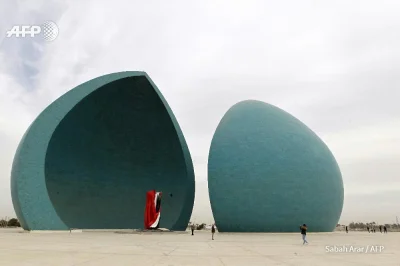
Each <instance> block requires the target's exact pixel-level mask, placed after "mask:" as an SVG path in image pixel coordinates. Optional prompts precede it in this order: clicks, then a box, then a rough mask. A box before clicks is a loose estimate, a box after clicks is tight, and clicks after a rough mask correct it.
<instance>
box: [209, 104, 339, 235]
mask: <svg viewBox="0 0 400 266" xmlns="http://www.w3.org/2000/svg"><path fill="white" fill-rule="evenodd" d="M208 187H209V195H210V201H211V207H212V212H213V214H214V219H215V222H216V225H217V227H218V230H219V231H220V232H299V226H300V224H303V223H306V224H307V225H308V227H309V231H311V232H329V231H333V230H334V228H335V226H336V224H337V222H338V220H339V218H340V215H341V212H342V208H343V197H344V189H343V182H342V176H341V173H340V169H339V166H338V164H337V162H336V160H335V158H334V156H333V154H332V153H331V151H330V150H329V148H328V147H327V146H326V145H325V143H324V142H323V141H322V140H321V139H320V138H319V137H318V136H317V135H316V134H315V133H314V132H313V131H311V130H310V129H309V128H308V127H307V126H306V125H304V124H303V123H302V122H301V121H299V120H298V119H296V118H295V117H293V116H292V115H290V114H288V113H286V112H285V111H283V110H281V109H279V108H277V107H275V106H272V105H269V104H266V103H263V102H260V101H253V100H248V101H243V102H240V103H238V104H236V105H234V106H233V107H232V108H231V109H229V111H228V112H227V113H226V114H225V116H224V117H223V118H222V120H221V122H220V124H219V125H218V127H217V129H216V131H215V134H214V137H213V139H212V143H211V147H210V152H209V159H208Z"/></svg>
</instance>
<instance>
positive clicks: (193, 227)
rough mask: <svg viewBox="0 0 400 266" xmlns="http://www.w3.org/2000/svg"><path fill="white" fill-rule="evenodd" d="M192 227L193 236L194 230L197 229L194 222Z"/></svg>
mask: <svg viewBox="0 0 400 266" xmlns="http://www.w3.org/2000/svg"><path fill="white" fill-rule="evenodd" d="M190 229H192V236H193V235H194V234H193V233H194V230H195V229H196V227H195V226H194V224H192V226H191V227H190Z"/></svg>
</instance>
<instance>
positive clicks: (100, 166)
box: [14, 75, 194, 230]
mask: <svg viewBox="0 0 400 266" xmlns="http://www.w3.org/2000/svg"><path fill="white" fill-rule="evenodd" d="M89 83H90V82H89ZM80 89H81V88H75V89H74V90H75V91H77V92H78V93H79V90H80ZM65 97H67V98H69V99H71V95H68V94H66V95H65ZM67 100H68V99H67ZM62 101H65V99H62V98H60V99H59V100H57V101H56V102H55V104H53V105H52V106H51V107H50V110H46V111H45V113H46V112H47V113H50V112H51V113H53V114H54V113H57V112H58V108H57V104H58V102H61V104H62ZM50 121H53V120H50ZM39 122H40V121H39ZM31 130H32V128H31ZM31 130H28V133H27V134H28V136H27V137H28V138H29V137H30V135H29V134H30V131H31ZM34 140H35V139H34V138H33V139H28V140H26V138H25V142H24V141H23V143H22V144H21V145H22V149H23V150H22V151H21V150H20V151H19V153H25V152H26V153H29V152H31V150H29V149H28V148H27V147H26V146H27V145H30V144H31V143H32V141H34ZM16 158H17V160H18V156H17V157H16ZM23 162H25V161H23ZM23 162H22V161H21V163H23ZM36 167H37V168H41V167H42V165H41V164H39V163H38V164H36ZM15 168H16V169H17V170H18V169H20V168H21V165H17V166H16V167H15ZM43 168H44V171H43V174H44V183H45V187H46V192H47V194H48V198H49V200H50V202H51V206H52V207H53V208H54V211H55V213H56V214H57V216H58V218H59V219H60V220H61V221H62V223H63V224H65V227H66V228H83V229H107V228H112V229H124V228H143V223H144V210H145V203H146V192H147V191H148V190H152V189H155V190H157V191H162V192H163V198H162V203H161V219H160V227H163V228H168V229H172V230H185V229H186V227H187V224H188V222H189V219H190V215H191V211H192V207H193V199H194V173H193V167H192V162H191V159H190V155H189V152H188V150H187V147H186V143H185V142H184V139H183V135H182V133H181V131H180V129H179V126H178V124H177V122H176V120H175V118H174V117H173V114H172V112H171V110H170V109H169V107H168V105H167V104H166V102H165V100H164V99H163V98H162V96H161V94H159V92H158V90H157V89H156V88H154V84H152V82H151V81H150V80H149V78H148V77H147V76H146V75H132V76H129V75H128V76H126V77H123V78H116V79H114V80H112V81H111V82H106V83H105V84H104V85H102V86H100V87H98V88H96V89H95V90H93V91H92V92H90V93H89V94H88V95H87V96H85V97H83V98H82V99H81V100H80V101H79V102H77V103H76V104H75V105H74V106H73V108H71V109H70V110H69V111H68V112H67V113H66V114H65V115H64V116H63V117H62V119H61V121H59V123H58V124H57V126H56V127H55V129H54V132H53V133H52V134H51V137H50V138H49V141H48V145H47V149H46V150H45V157H44V164H43ZM18 174H20V172H18V171H16V174H15V176H14V177H15V179H17V180H16V181H17V185H18V184H19V183H18V181H19V182H23V181H24V178H25V176H21V175H18ZM31 174H32V175H34V173H31ZM26 175H27V177H26V178H31V176H30V175H29V173H27V174H26ZM18 178H19V179H18ZM36 178H37V179H38V180H40V179H41V176H38V177H36ZM21 187H22V185H20V186H19V188H21ZM18 192H19V191H17V193H14V194H15V197H14V198H17V200H18V199H19V198H20V197H21V196H23V195H21V193H18ZM24 193H28V194H31V195H33V196H34V194H38V191H37V190H35V187H25V190H24ZM43 202H44V200H43V201H41V202H40V201H38V202H36V204H37V205H39V206H40V205H41V204H43ZM17 203H18V204H20V203H21V200H19V201H18V202H17ZM17 207H18V206H17ZM22 208H23V207H22ZM17 213H18V211H17ZM38 215H40V213H37V214H34V213H32V212H31V211H30V210H29V209H28V208H25V209H24V210H22V215H20V216H22V217H19V218H22V220H23V225H25V227H27V228H26V229H30V230H34V229H50V230H57V229H63V228H62V227H60V226H59V225H56V226H54V225H53V224H51V223H52V219H53V218H50V219H47V220H44V221H40V223H39V222H35V221H36V220H37V219H36V217H37V216H38ZM30 221H33V222H31V223H30V224H29V222H30ZM64 229H65V228H64Z"/></svg>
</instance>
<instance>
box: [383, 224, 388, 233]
mask: <svg viewBox="0 0 400 266" xmlns="http://www.w3.org/2000/svg"><path fill="white" fill-rule="evenodd" d="M383 233H385V234H387V228H386V225H385V226H384V227H383Z"/></svg>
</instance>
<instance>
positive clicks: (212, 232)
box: [211, 224, 215, 240]
mask: <svg viewBox="0 0 400 266" xmlns="http://www.w3.org/2000/svg"><path fill="white" fill-rule="evenodd" d="M214 234H215V224H213V225H212V226H211V239H212V240H214Z"/></svg>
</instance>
